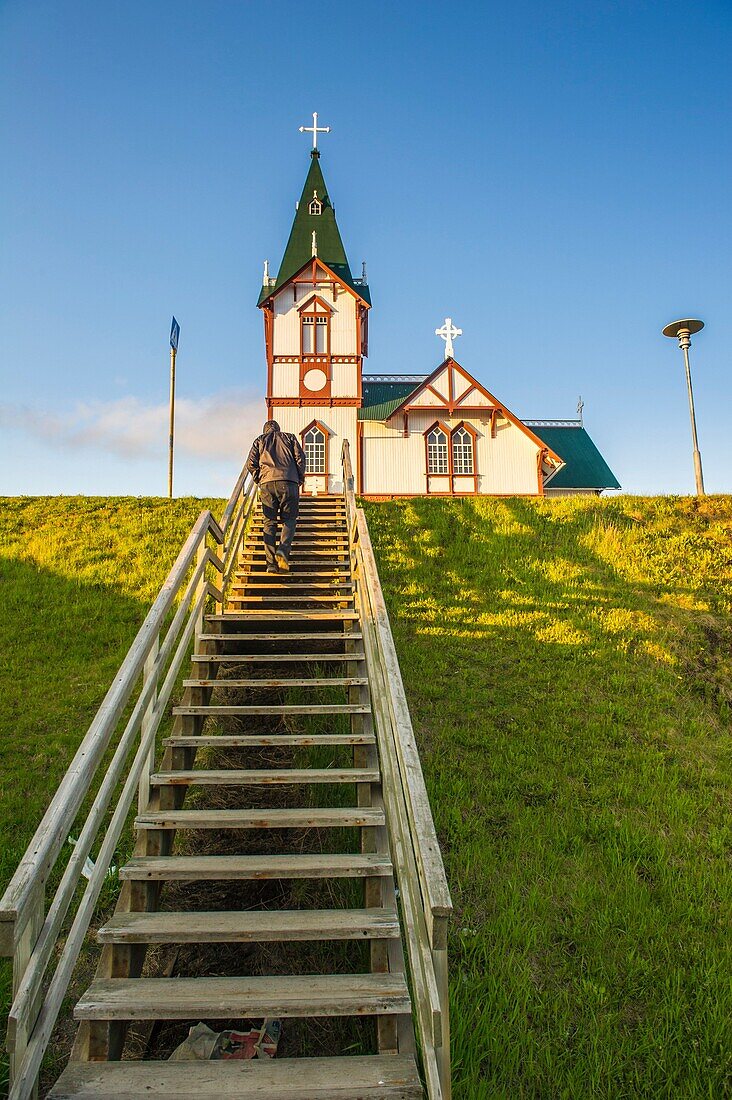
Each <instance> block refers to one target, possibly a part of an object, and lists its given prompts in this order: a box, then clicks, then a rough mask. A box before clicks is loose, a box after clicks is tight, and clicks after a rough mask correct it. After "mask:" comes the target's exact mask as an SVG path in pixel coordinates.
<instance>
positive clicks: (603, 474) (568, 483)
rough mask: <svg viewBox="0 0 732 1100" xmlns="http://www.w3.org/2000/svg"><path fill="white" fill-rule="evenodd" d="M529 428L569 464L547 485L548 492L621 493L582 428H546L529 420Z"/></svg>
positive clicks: (548, 426)
mask: <svg viewBox="0 0 732 1100" xmlns="http://www.w3.org/2000/svg"><path fill="white" fill-rule="evenodd" d="M524 423H525V424H526V427H527V428H531V430H532V432H534V434H535V435H538V436H539V438H540V439H542V440H543V441H544V443H546V445H547V447H551V449H552V450H553V451H555V452H556V453H557V454H558V455H559V457H560V458H563V459H564V461H565V462H566V466H563V467H562V469H561V470H560V471H559V473H558V474H555V475H554V477H553V478H551V479H548V480H547V482H546V487H547V489H619V488H620V482H619V481H618V479H617V478H616V477H615V474H614V473H613V472H612V470H611V469H610V467H609V466H608V464H607V462H606V461H605V459H604V458H603V457H602V455H601V454H600V452H599V451H598V449H597V447H596V446H595V444H594V443H593V442H592V440H591V439H590V437H589V435H588V434H587V432H586V431H585V429H584V428H583V427H582V426H581V425H580V424H543V423H542V422H541V421H539V422H538V423H536V422H532V421H531V420H525V421H524Z"/></svg>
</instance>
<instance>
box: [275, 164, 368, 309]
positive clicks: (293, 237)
mask: <svg viewBox="0 0 732 1100" xmlns="http://www.w3.org/2000/svg"><path fill="white" fill-rule="evenodd" d="M310 156H311V158H312V159H311V161H310V170H309V172H308V174H307V178H306V180H305V186H304V187H303V189H302V195H301V196H300V202H299V203H298V207H297V210H296V212H295V219H294V221H293V223H292V229H291V230H290V237H289V239H288V241H287V246H286V248H285V254H284V256H283V257H282V263H281V264H280V269H279V271H278V272H277V278H276V280H275V284H274V286H264V287H262V292H261V294H260V295H259V303H258V304H260V305H261V303H262V302H263V301H264V300H265V299H266V298H269V297H270V295H271V294H276V293H277V291H278V290H279V289H280V287H281V286H283V285H284V284H285V283H286V282H287V281H288V279H291V278H292V276H293V275H295V274H296V273H297V272H298V271H299V270H300V268H302V267H304V266H305V264H306V263H307V262H308V260H310V259H311V258H312V255H313V245H312V242H313V230H315V233H316V241H317V246H318V259H320V260H322V261H323V263H325V264H327V265H328V267H329V268H331V270H332V271H334V272H335V274H336V275H337V276H338V277H339V279H342V280H343V282H344V283H345V284H346V285H347V286H350V287H351V289H352V290H355V292H356V294H358V295H359V296H360V297H361V298H363V299H364V300H365V301H367V302H369V303H370V302H371V298H370V295H369V288H368V287H367V286H361V285H360V284H359V285H358V286H356V284H355V283H354V280H353V276H352V275H351V269H350V267H349V266H348V258H347V256H346V250H345V249H344V247H343V241H342V240H341V235H340V232H339V230H338V224H337V222H336V217H335V210H334V209H333V204H332V203H331V201H330V196H329V195H328V189H327V187H326V185H325V179H324V178H323V172H322V170H321V167H320V153H319V152H318V150H317V149H314V150H313V151H312V152H311V154H310ZM316 192H317V197H318V200H319V201H320V203H321V206H322V212H321V213H320V214H311V213H310V203H311V202H312V201H313V196H314V195H315V193H316Z"/></svg>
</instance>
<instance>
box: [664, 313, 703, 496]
mask: <svg viewBox="0 0 732 1100" xmlns="http://www.w3.org/2000/svg"><path fill="white" fill-rule="evenodd" d="M703 328H704V322H703V321H698V320H694V319H693V318H691V317H687V318H686V319H685V320H683V321H673V322H672V324H670V325H666V328H665V329H664V330H663V335H664V336H671V337H674V336H675V337H677V338H678V341H679V347H680V348H681V350H682V351H683V353H684V367H685V369H686V388H687V390H688V391H689V416H690V417H691V441H692V443H693V444H694V474H695V476H696V493H697V496H703V495H704V476H703V474H702V464H701V455H700V454H699V443H698V440H697V438H696V416H695V414H694V392H693V390H692V388H691V368H690V367H689V348H690V347H691V335H692V333H694V332H700V331H701V330H702V329H703Z"/></svg>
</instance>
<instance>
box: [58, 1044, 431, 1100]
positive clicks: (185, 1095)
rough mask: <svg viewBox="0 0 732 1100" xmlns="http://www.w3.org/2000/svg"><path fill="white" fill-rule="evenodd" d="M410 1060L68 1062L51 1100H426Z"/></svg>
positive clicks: (374, 1057)
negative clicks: (147, 1098)
mask: <svg viewBox="0 0 732 1100" xmlns="http://www.w3.org/2000/svg"><path fill="white" fill-rule="evenodd" d="M423 1095H424V1094H423V1091H422V1083H421V1081H420V1078H419V1073H418V1071H417V1065H416V1062H415V1060H414V1057H413V1055H411V1054H372V1055H356V1056H354V1057H352V1058H348V1057H346V1058H338V1057H335V1058H274V1059H259V1058H255V1059H252V1060H251V1061H248V1062H245V1061H233V1060H232V1061H202V1062H70V1063H69V1064H68V1066H67V1067H66V1069H65V1070H64V1072H63V1073H62V1074H61V1076H60V1077H59V1079H58V1081H57V1082H56V1084H55V1085H54V1086H53V1088H52V1089H51V1091H50V1092H49V1093H48V1094H47V1100H101V1098H104V1100H110V1098H111V1097H114V1098H115V1100H141V1098H142V1097H149V1098H150V1100H161V1098H165V1100H170V1097H175V1100H356V1098H359V1097H360V1098H362V1100H420V1098H421V1097H422V1096H423Z"/></svg>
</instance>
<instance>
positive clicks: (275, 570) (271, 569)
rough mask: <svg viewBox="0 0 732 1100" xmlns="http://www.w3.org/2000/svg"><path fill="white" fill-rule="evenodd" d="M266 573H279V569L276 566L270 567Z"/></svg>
mask: <svg viewBox="0 0 732 1100" xmlns="http://www.w3.org/2000/svg"><path fill="white" fill-rule="evenodd" d="M265 573H279V569H278V568H277V566H276V565H268V566H267V568H266V569H265Z"/></svg>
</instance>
